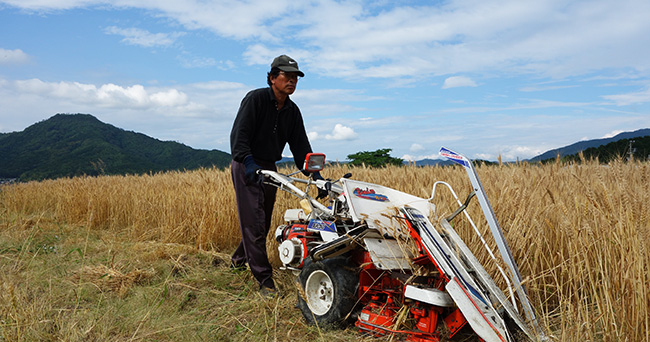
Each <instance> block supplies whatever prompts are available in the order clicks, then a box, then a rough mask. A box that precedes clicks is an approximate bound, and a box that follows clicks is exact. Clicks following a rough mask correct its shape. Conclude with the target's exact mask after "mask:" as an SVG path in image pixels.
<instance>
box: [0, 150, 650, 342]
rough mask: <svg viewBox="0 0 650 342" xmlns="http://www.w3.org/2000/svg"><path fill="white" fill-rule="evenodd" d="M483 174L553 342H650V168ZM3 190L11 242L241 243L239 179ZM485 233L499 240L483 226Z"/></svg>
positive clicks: (383, 174) (407, 181)
mask: <svg viewBox="0 0 650 342" xmlns="http://www.w3.org/2000/svg"><path fill="white" fill-rule="evenodd" d="M477 170H478V174H479V177H480V179H481V181H482V183H483V186H484V188H485V191H486V193H487V195H488V198H489V200H490V202H491V204H492V206H493V208H494V212H495V214H496V216H497V219H498V221H499V223H500V225H501V227H502V229H503V230H504V236H505V238H506V240H507V242H508V244H509V245H510V248H511V249H512V254H513V256H514V258H515V260H516V261H517V263H518V265H519V268H520V271H521V274H522V276H523V277H524V278H525V283H526V285H527V286H528V292H529V295H530V297H531V302H532V304H533V307H534V309H535V310H536V312H537V316H538V318H539V320H540V323H541V325H542V327H543V328H544V330H545V331H546V334H547V335H548V336H549V337H550V338H551V340H556V341H581V342H582V341H649V340H650V319H649V317H650V290H649V288H650V275H649V274H650V272H649V265H650V221H649V217H648V216H649V213H650V204H649V203H650V185H649V184H650V179H649V178H650V165H649V164H648V163H647V162H646V163H643V162H624V161H623V160H617V161H614V162H611V163H609V164H608V165H600V164H598V163H597V161H584V160H583V161H582V163H576V164H565V163H561V162H560V161H557V162H555V163H551V164H546V165H529V164H526V163H518V164H515V165H510V164H508V165H498V166H484V165H480V166H478V168H477ZM281 171H282V170H281ZM347 172H351V173H352V175H353V178H354V179H357V180H361V181H366V182H371V183H377V184H382V185H385V186H389V187H392V188H395V189H398V190H400V191H404V192H407V193H411V194H413V195H416V196H420V197H425V198H426V197H429V195H430V192H431V187H432V185H433V183H434V182H435V181H438V180H442V181H445V182H447V183H449V184H451V185H452V186H453V188H454V190H455V191H456V192H457V193H458V194H459V196H466V195H467V194H468V193H469V191H470V190H471V188H470V184H469V181H468V179H467V176H466V174H465V172H464V170H463V169H462V168H460V167H414V166H405V167H386V168H379V169H371V168H364V167H357V168H351V167H348V166H346V165H338V164H335V165H329V166H328V167H327V168H326V169H325V171H324V172H323V176H325V177H326V178H333V179H334V178H338V177H341V176H342V175H343V174H345V173H347ZM0 189H1V190H0V214H1V215H2V217H3V220H4V221H3V222H5V223H4V225H0V234H2V229H7V227H10V226H11V224H10V223H7V222H9V221H11V220H16V219H17V218H18V217H23V218H24V217H37V218H42V217H47V218H49V219H51V220H53V221H54V222H59V223H60V224H65V225H71V226H78V227H84V229H88V230H89V231H102V232H110V233H111V236H114V237H115V238H118V239H124V240H129V241H140V242H147V241H156V242H160V243H173V244H181V245H186V246H189V247H192V248H194V249H197V250H202V251H212V252H214V253H224V255H227V254H229V253H231V252H232V251H233V249H234V247H235V246H236V245H237V244H238V242H239V228H238V224H237V212H236V209H235V202H234V192H233V189H232V183H231V179H230V171H229V170H228V169H226V170H221V169H216V168H213V169H200V170H196V171H185V172H167V173H160V174H149V175H139V176H101V177H78V178H71V179H57V180H46V181H41V182H29V183H19V184H12V185H5V186H2V187H1V188H0ZM440 192H441V193H440V195H438V194H437V195H436V199H435V202H436V203H435V204H436V205H437V209H436V215H438V216H439V217H443V216H446V215H448V214H450V213H451V212H452V211H453V210H454V209H455V205H454V202H453V201H452V200H451V198H450V197H449V196H448V193H445V191H444V190H440ZM295 207H298V203H297V201H296V199H295V198H293V197H290V196H289V195H287V194H284V193H282V192H280V191H279V192H278V199H277V202H276V208H275V214H274V223H273V224H272V228H271V231H272V232H273V230H274V227H276V226H277V225H279V224H281V223H282V222H281V220H282V214H283V212H284V211H285V210H286V209H289V208H295ZM468 210H470V212H471V213H472V217H474V218H477V217H479V218H480V217H481V215H480V213H479V210H480V208H478V205H474V206H472V207H470V208H469V209H468ZM477 223H479V224H480V225H481V230H484V231H485V232H487V228H485V227H483V226H484V223H483V222H482V221H480V220H477ZM459 227H460V228H459V230H460V233H461V234H462V235H463V236H464V237H466V239H467V240H466V242H467V244H468V245H470V246H471V245H472V244H476V243H477V240H476V239H475V238H473V237H470V235H464V234H465V232H464V231H463V228H462V227H463V225H462V224H461V225H459ZM272 232H271V233H272ZM486 234H487V233H486ZM268 240H269V243H268V248H269V251H270V255H271V259H272V262H273V264H274V265H275V266H279V260H278V259H277V256H276V255H275V254H276V253H275V250H276V249H275V247H276V245H275V242H274V241H273V239H272V238H270V239H268ZM478 256H479V259H484V258H485V256H483V255H478ZM3 260H4V259H3ZM3 262H5V261H3ZM0 304H1V303H0ZM5 311H6V310H5ZM0 312H2V311H0ZM0 319H3V320H4V318H3V317H0Z"/></svg>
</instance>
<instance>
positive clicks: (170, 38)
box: [104, 26, 185, 47]
mask: <svg viewBox="0 0 650 342" xmlns="http://www.w3.org/2000/svg"><path fill="white" fill-rule="evenodd" d="M104 32H106V33H107V34H114V35H118V36H123V37H124V38H123V39H122V42H124V43H126V44H129V45H138V46H142V47H156V46H161V47H166V46H171V45H172V44H174V42H175V41H176V40H177V39H178V38H179V37H181V36H183V35H185V33H184V32H172V33H151V32H149V31H147V30H142V29H139V28H136V27H129V28H119V27H116V26H109V27H107V28H106V29H105V30H104Z"/></svg>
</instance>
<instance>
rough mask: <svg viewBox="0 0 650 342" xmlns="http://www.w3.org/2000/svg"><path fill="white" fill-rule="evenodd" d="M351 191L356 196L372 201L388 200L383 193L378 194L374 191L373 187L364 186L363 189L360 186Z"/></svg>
mask: <svg viewBox="0 0 650 342" xmlns="http://www.w3.org/2000/svg"><path fill="white" fill-rule="evenodd" d="M353 193H354V195H355V196H357V197H361V198H365V199H369V200H373V201H380V202H386V201H388V197H386V196H385V195H380V194H378V193H375V190H373V189H368V188H366V189H365V190H364V189H361V188H356V189H354V192H353Z"/></svg>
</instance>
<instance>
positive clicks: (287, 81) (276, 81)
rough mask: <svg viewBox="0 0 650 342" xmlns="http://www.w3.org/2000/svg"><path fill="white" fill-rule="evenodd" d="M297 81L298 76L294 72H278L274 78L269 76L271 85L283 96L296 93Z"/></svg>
mask: <svg viewBox="0 0 650 342" xmlns="http://www.w3.org/2000/svg"><path fill="white" fill-rule="evenodd" d="M298 79H299V77H298V74H297V73H295V72H286V71H280V74H278V76H276V77H275V78H274V77H273V76H271V84H272V85H273V87H274V88H275V89H276V90H277V91H279V92H281V93H283V94H285V95H291V94H293V92H294V91H296V85H297V84H298Z"/></svg>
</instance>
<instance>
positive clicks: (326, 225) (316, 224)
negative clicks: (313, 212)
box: [307, 220, 336, 232]
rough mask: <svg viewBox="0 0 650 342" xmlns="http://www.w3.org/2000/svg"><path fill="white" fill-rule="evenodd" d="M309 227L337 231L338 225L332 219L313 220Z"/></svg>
mask: <svg viewBox="0 0 650 342" xmlns="http://www.w3.org/2000/svg"><path fill="white" fill-rule="evenodd" d="M307 229H312V230H321V231H326V232H336V225H334V222H330V221H322V220H311V221H309V225H307Z"/></svg>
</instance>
